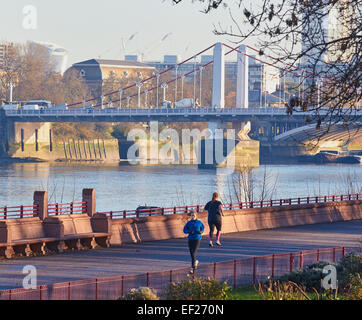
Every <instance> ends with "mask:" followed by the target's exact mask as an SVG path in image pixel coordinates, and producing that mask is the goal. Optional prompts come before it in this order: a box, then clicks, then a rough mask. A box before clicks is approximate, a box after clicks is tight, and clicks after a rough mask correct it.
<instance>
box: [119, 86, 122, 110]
mask: <svg viewBox="0 0 362 320" xmlns="http://www.w3.org/2000/svg"><path fill="white" fill-rule="evenodd" d="M122 93H123V90H122V89H119V109H122Z"/></svg>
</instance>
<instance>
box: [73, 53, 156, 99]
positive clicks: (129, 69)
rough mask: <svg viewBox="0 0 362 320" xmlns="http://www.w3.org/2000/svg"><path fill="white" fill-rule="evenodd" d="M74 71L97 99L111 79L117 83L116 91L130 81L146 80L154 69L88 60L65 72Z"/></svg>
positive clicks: (138, 65) (128, 63)
mask: <svg viewBox="0 0 362 320" xmlns="http://www.w3.org/2000/svg"><path fill="white" fill-rule="evenodd" d="M71 70H76V72H78V73H79V74H80V75H81V76H82V77H83V79H84V80H85V83H86V85H87V86H88V88H89V90H90V93H91V94H92V95H93V96H95V97H97V96H101V95H102V94H105V93H107V92H103V91H105V90H104V88H103V85H104V84H105V82H106V81H107V80H109V79H111V78H114V79H115V81H119V82H120V83H119V86H118V89H119V88H121V87H124V86H127V85H129V84H131V82H130V81H132V79H137V78H142V77H143V78H147V77H149V76H151V74H152V72H155V71H156V69H155V68H154V67H152V66H149V65H147V64H144V63H141V62H138V61H125V60H106V59H90V60H85V61H81V62H77V63H74V64H73V65H72V66H71V67H70V68H69V69H68V70H67V71H66V72H70V71H71Z"/></svg>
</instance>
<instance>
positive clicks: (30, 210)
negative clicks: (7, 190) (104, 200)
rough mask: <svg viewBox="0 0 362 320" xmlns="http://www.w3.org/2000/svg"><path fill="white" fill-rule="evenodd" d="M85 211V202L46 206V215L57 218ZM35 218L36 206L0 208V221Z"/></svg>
mask: <svg viewBox="0 0 362 320" xmlns="http://www.w3.org/2000/svg"><path fill="white" fill-rule="evenodd" d="M86 209H87V204H86V202H68V203H53V204H48V215H49V216H57V215H63V214H79V213H85V212H86ZM36 216H38V205H27V206H12V207H10V206H4V207H0V220H1V219H16V218H29V217H36Z"/></svg>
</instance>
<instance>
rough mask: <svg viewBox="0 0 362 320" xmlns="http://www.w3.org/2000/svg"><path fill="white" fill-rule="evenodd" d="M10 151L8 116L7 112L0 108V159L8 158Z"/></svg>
mask: <svg viewBox="0 0 362 320" xmlns="http://www.w3.org/2000/svg"><path fill="white" fill-rule="evenodd" d="M8 149H9V148H8V140H7V125H6V116H5V111H4V110H2V108H0V157H2V156H6V153H7V151H8Z"/></svg>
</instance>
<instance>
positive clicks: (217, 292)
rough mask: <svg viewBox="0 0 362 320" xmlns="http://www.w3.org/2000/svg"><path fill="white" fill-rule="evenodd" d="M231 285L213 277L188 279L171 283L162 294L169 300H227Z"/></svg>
mask: <svg viewBox="0 0 362 320" xmlns="http://www.w3.org/2000/svg"><path fill="white" fill-rule="evenodd" d="M230 291H231V287H229V286H228V285H227V282H226V281H225V282H220V281H216V280H211V279H209V278H208V279H198V278H195V279H187V280H184V281H182V282H179V283H176V282H172V283H170V284H169V285H168V286H167V287H166V289H165V290H164V291H163V292H162V294H161V296H162V297H163V298H165V299H167V300H226V299H227V297H228V295H229V293H230Z"/></svg>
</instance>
